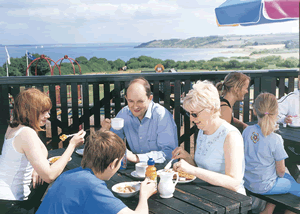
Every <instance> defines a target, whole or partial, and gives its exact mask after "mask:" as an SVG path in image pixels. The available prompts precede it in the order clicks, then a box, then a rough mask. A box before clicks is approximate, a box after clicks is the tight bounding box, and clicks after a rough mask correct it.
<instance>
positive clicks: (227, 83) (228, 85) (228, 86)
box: [216, 72, 250, 96]
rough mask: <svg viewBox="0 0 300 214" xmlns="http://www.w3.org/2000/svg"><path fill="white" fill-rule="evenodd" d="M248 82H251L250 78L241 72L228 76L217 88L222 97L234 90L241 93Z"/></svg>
mask: <svg viewBox="0 0 300 214" xmlns="http://www.w3.org/2000/svg"><path fill="white" fill-rule="evenodd" d="M246 80H249V81H250V77H248V76H247V75H246V74H243V73H241V72H231V73H229V74H227V75H226V77H225V79H224V82H218V83H217V84H216V88H217V89H218V91H219V95H220V96H225V95H226V93H227V92H229V91H231V90H234V92H235V93H239V91H240V90H241V89H242V87H243V86H244V85H245V82H246Z"/></svg>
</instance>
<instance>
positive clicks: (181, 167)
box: [173, 159, 195, 175]
mask: <svg viewBox="0 0 300 214" xmlns="http://www.w3.org/2000/svg"><path fill="white" fill-rule="evenodd" d="M173 170H174V171H175V172H178V171H182V172H185V173H188V174H190V175H195V167H194V166H192V165H191V164H189V163H188V162H186V161H185V160H182V159H181V160H180V161H178V162H177V163H174V164H173Z"/></svg>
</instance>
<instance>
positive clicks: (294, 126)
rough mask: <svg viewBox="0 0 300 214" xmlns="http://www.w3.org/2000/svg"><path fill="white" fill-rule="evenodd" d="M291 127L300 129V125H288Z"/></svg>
mask: <svg viewBox="0 0 300 214" xmlns="http://www.w3.org/2000/svg"><path fill="white" fill-rule="evenodd" d="M288 126H289V127H293V128H300V124H290V123H289V124H288Z"/></svg>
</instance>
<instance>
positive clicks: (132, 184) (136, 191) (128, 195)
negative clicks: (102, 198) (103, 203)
mask: <svg viewBox="0 0 300 214" xmlns="http://www.w3.org/2000/svg"><path fill="white" fill-rule="evenodd" d="M125 186H131V187H134V188H135V191H134V192H130V193H124V192H119V191H118V187H125ZM140 186H141V184H140V182H122V183H118V184H115V185H113V187H112V188H111V190H112V191H113V192H114V193H116V194H117V195H118V196H120V197H123V198H129V197H132V196H135V195H136V194H137V193H138V192H139V191H140Z"/></svg>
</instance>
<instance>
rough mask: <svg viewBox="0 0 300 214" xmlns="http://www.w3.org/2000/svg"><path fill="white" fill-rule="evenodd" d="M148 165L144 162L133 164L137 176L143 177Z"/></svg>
mask: <svg viewBox="0 0 300 214" xmlns="http://www.w3.org/2000/svg"><path fill="white" fill-rule="evenodd" d="M147 167H148V165H147V163H146V162H140V163H136V164H135V172H136V174H137V176H139V177H145V173H146V168H147Z"/></svg>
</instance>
